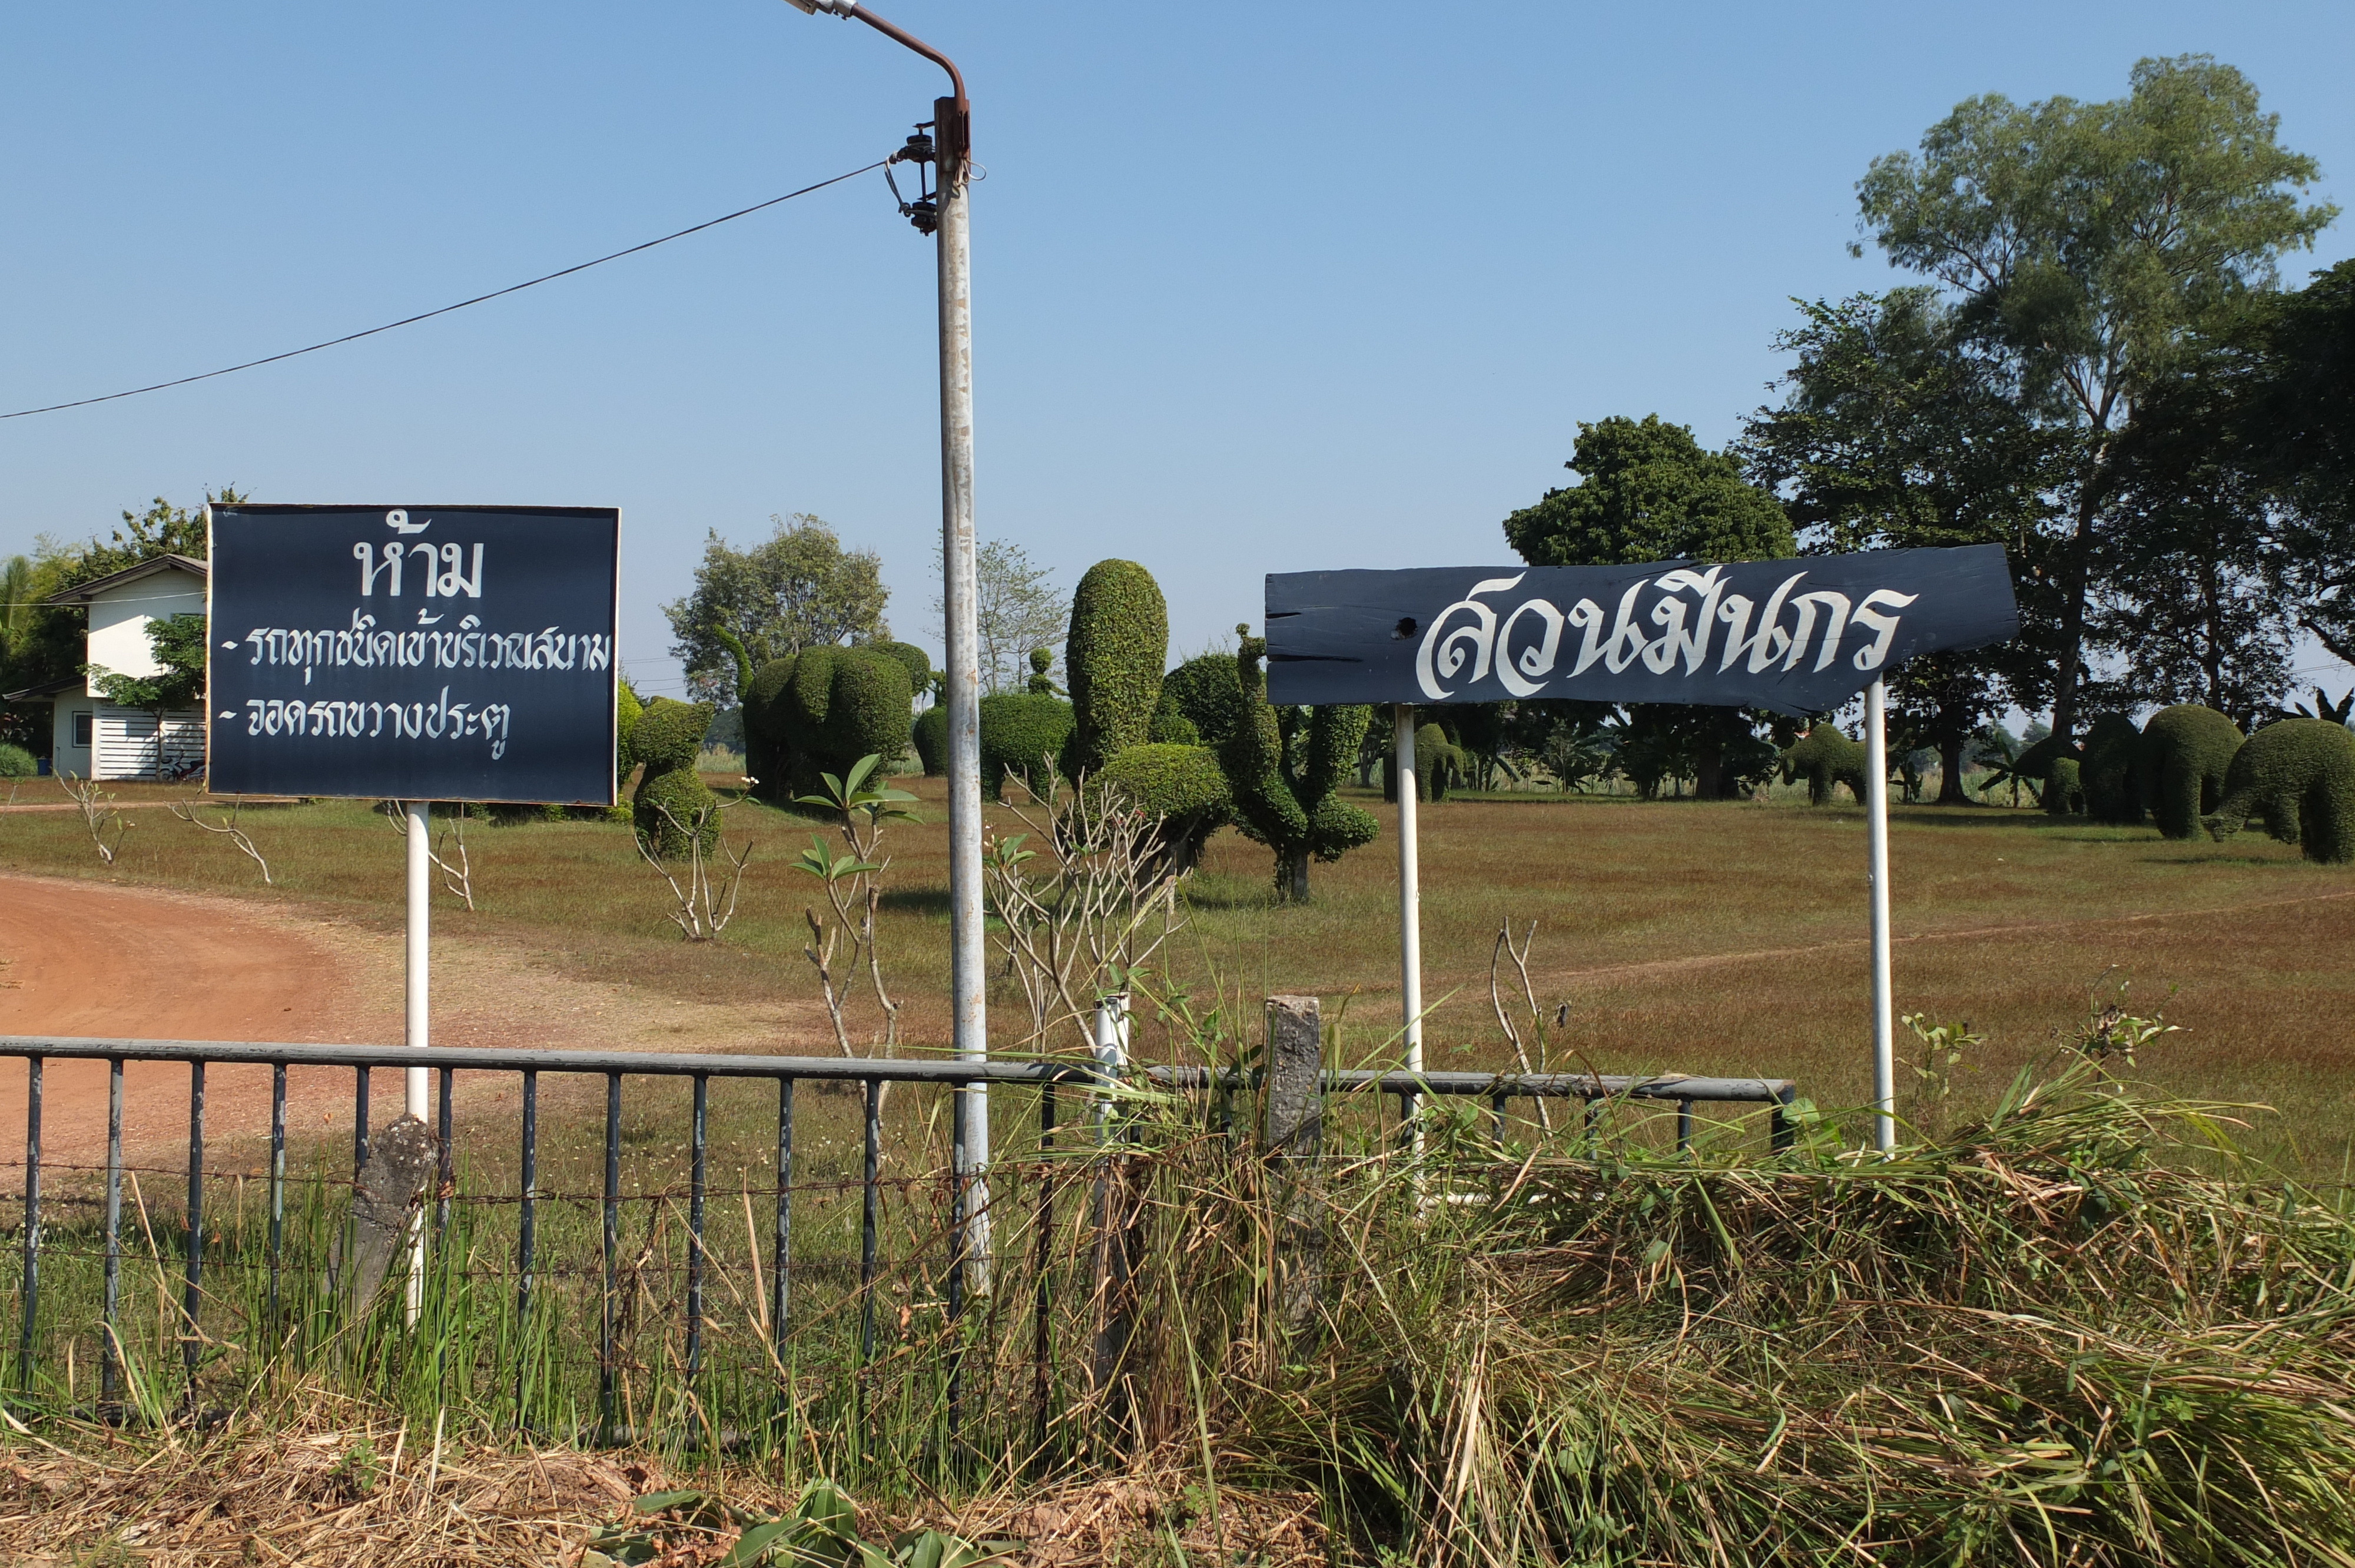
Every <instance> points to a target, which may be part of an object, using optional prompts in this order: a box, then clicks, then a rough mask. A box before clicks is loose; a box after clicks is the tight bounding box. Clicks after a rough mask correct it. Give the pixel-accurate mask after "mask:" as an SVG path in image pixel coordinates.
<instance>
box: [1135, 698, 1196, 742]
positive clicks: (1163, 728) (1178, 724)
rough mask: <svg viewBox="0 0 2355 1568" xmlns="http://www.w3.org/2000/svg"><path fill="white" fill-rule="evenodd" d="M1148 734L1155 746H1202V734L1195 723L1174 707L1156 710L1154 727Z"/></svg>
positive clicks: (1154, 712)
mask: <svg viewBox="0 0 2355 1568" xmlns="http://www.w3.org/2000/svg"><path fill="white" fill-rule="evenodd" d="M1146 737H1147V738H1148V739H1149V740H1150V741H1151V743H1152V744H1153V745H1155V746H1199V745H1201V744H1202V732H1201V731H1200V730H1199V729H1196V728H1195V727H1194V721H1193V720H1192V719H1189V718H1188V717H1187V716H1186V715H1184V714H1181V713H1179V712H1178V711H1177V709H1176V708H1173V707H1167V706H1163V707H1157V708H1156V709H1154V710H1153V727H1152V728H1151V729H1149V730H1147V731H1146Z"/></svg>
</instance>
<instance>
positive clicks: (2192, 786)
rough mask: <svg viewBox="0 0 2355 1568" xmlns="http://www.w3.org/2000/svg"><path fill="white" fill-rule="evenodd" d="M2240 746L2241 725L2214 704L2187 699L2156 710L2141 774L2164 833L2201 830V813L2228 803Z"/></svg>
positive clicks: (2141, 755)
mask: <svg viewBox="0 0 2355 1568" xmlns="http://www.w3.org/2000/svg"><path fill="white" fill-rule="evenodd" d="M2240 749H2241V730H2240V726H2238V725H2235V724H2234V723H2233V722H2232V720H2231V719H2229V718H2226V717H2225V716H2224V715H2222V714H2220V713H2218V712H2217V711H2216V710H2215V709H2214V708H2203V707H2200V706H2199V705H2197V704H2193V703H2183V704H2179V705H2177V706H2175V707H2171V708H2161V709H2159V710H2158V712H2157V713H2155V714H2153V715H2150V722H2149V723H2148V724H2147V725H2145V726H2142V737H2141V744H2140V748H2139V750H2138V751H2137V756H2136V760H2135V778H2136V780H2137V783H2138V784H2139V785H2140V786H2141V788H2142V797H2143V804H2144V805H2145V806H2146V807H2147V808H2148V809H2149V810H2150V814H2151V816H2152V817H2153V818H2154V819H2156V820H2157V821H2158V831H2159V832H2161V833H2163V834H2165V835H2166V836H2167V837H2169V838H2170V839H2190V838H2197V837H2199V836H2200V816H2201V815H2202V814H2203V813H2205V812H2209V811H2212V810H2216V809H2217V807H2219V806H2221V805H2222V804H2223V803H2224V789H2225V784H2224V780H2225V778H2226V776H2227V775H2228V774H2230V773H2231V771H2232V758H2233V757H2234V756H2235V755H2236V754H2238V752H2239V751H2240Z"/></svg>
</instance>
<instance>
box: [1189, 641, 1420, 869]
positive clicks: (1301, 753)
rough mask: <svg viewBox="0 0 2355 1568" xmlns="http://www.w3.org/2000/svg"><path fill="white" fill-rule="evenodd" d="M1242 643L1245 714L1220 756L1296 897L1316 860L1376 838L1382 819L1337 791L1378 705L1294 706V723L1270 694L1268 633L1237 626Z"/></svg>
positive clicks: (1241, 807) (1243, 813)
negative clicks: (1287, 721) (1273, 703)
mask: <svg viewBox="0 0 2355 1568" xmlns="http://www.w3.org/2000/svg"><path fill="white" fill-rule="evenodd" d="M1235 631H1236V634H1237V635H1238V636H1239V637H1240V638H1241V649H1240V650H1239V651H1238V652H1237V654H1236V657H1235V676H1236V681H1237V683H1238V684H1239V685H1240V686H1241V722H1240V723H1239V724H1237V725H1236V726H1235V730H1234V733H1233V734H1232V735H1231V736H1229V737H1228V739H1227V743H1226V744H1225V745H1224V746H1223V747H1220V751H1219V760H1220V763H1221V764H1222V765H1223V766H1224V767H1225V768H1226V771H1227V781H1228V783H1229V784H1230V785H1231V786H1232V787H1233V789H1234V797H1235V815H1236V817H1237V818H1238V819H1239V821H1240V824H1241V828H1242V831H1243V832H1244V833H1245V834H1246V835H1247V836H1248V837H1251V838H1253V839H1256V840H1258V841H1259V842H1261V843H1263V844H1265V845H1267V846H1268V847H1269V848H1270V849H1272V850H1273V851H1274V852H1275V892H1276V896H1277V897H1278V898H1281V899H1284V900H1286V901H1288V902H1292V903H1300V902H1305V900H1306V899H1307V897H1308V863H1309V862H1310V861H1311V860H1312V859H1314V860H1322V861H1336V860H1339V859H1340V858H1341V856H1342V855H1343V854H1345V853H1348V851H1350V850H1353V849H1356V848H1357V847H1358V846H1359V845H1360V844H1363V843H1369V842H1372V840H1373V837H1374V835H1375V834H1376V833H1377V832H1380V824H1378V823H1377V822H1376V821H1374V819H1373V818H1372V817H1371V816H1369V815H1368V814H1367V813H1366V812H1365V811H1362V810H1359V808H1357V807H1355V806H1353V805H1351V804H1349V803H1348V801H1347V800H1342V799H1341V798H1340V797H1338V796H1337V795H1336V794H1335V793H1334V792H1333V791H1334V790H1335V789H1337V787H1338V786H1339V785H1340V782H1341V780H1342V779H1346V778H1348V775H1349V771H1350V768H1351V767H1352V766H1353V765H1354V764H1355V763H1356V761H1357V759H1358V742H1359V740H1360V739H1362V738H1363V737H1364V736H1365V733H1366V725H1367V723H1368V722H1369V720H1370V719H1371V718H1372V716H1373V710H1371V709H1370V708H1366V707H1362V706H1359V705H1337V706H1333V707H1318V708H1308V709H1305V710H1294V719H1295V722H1294V723H1292V724H1291V725H1288V726H1287V725H1286V724H1285V723H1284V718H1283V716H1282V715H1278V714H1277V712H1276V710H1275V709H1274V708H1273V706H1271V705H1269V703H1268V700H1267V672H1266V671H1265V670H1264V669H1263V668H1262V667H1261V661H1262V660H1263V659H1264V658H1265V657H1266V655H1267V640H1266V639H1265V638H1262V637H1253V636H1252V635H1251V629H1250V628H1249V627H1247V626H1238V627H1237V628H1235Z"/></svg>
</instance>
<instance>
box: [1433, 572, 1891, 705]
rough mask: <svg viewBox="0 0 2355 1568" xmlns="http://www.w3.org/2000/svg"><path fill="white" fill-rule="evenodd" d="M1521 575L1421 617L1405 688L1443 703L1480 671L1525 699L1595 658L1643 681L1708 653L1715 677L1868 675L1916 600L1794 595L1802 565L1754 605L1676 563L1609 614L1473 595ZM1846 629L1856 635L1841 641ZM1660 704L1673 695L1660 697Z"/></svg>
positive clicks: (1479, 587) (1694, 667)
mask: <svg viewBox="0 0 2355 1568" xmlns="http://www.w3.org/2000/svg"><path fill="white" fill-rule="evenodd" d="M1528 575H1529V574H1528V573H1526V572H1524V573H1521V574H1519V575H1518V576H1516V577H1489V578H1487V579H1485V580H1484V581H1480V582H1476V583H1474V584H1473V585H1472V588H1471V590H1470V591H1469V592H1467V593H1466V594H1465V596H1464V597H1463V598H1462V599H1457V600H1456V601H1455V603H1453V604H1451V605H1449V606H1448V607H1447V608H1446V609H1444V610H1442V611H1440V613H1439V615H1438V616H1437V617H1436V618H1435V619H1434V620H1432V622H1431V623H1430V626H1429V627H1428V629H1427V630H1425V631H1424V632H1423V641H1422V643H1421V645H1420V646H1419V647H1418V648H1417V650H1416V652H1415V664H1414V674H1415V682H1416V683H1417V685H1418V686H1420V687H1421V689H1422V691H1423V695H1424V697H1426V698H1427V699H1429V700H1430V701H1433V702H1444V701H1446V700H1447V699H1448V698H1450V697H1452V696H1454V695H1455V693H1456V691H1457V690H1459V689H1461V688H1462V687H1464V686H1470V685H1476V684H1477V683H1480V682H1481V681H1484V680H1486V679H1487V678H1488V676H1489V674H1490V673H1491V672H1493V673H1495V675H1496V677H1497V684H1498V685H1499V686H1501V687H1503V688H1504V691H1505V694H1507V695H1509V696H1514V697H1534V696H1536V695H1538V694H1540V692H1542V691H1544V690H1545V689H1546V688H1547V687H1548V686H1550V685H1558V684H1561V683H1568V682H1573V681H1575V680H1577V679H1578V677H1579V676H1581V675H1582V674H1584V673H1586V672H1587V671H1588V670H1590V669H1592V668H1593V667H1594V666H1595V665H1596V664H1598V663H1599V664H1601V665H1602V666H1603V667H1604V669H1605V670H1607V671H1609V672H1610V673H1612V674H1614V675H1616V674H1620V673H1624V672H1625V671H1626V670H1627V669H1628V668H1629V667H1631V666H1633V665H1634V664H1636V663H1637V662H1639V661H1640V662H1641V663H1642V664H1643V667H1644V668H1645V669H1646V670H1648V671H1649V672H1651V673H1653V674H1655V675H1662V676H1668V677H1670V678H1672V679H1685V678H1689V677H1691V676H1694V675H1699V674H1702V673H1704V672H1705V671H1707V670H1708V666H1709V663H1710V654H1711V653H1712V652H1715V654H1716V656H1717V663H1716V671H1715V673H1725V672H1727V671H1730V670H1732V669H1733V668H1735V667H1736V666H1737V665H1739V666H1741V667H1742V669H1743V670H1745V671H1746V672H1747V673H1750V674H1753V675H1756V674H1764V673H1769V672H1776V671H1779V672H1786V673H1787V672H1790V671H1796V670H1797V669H1799V668H1800V666H1801V665H1802V664H1803V663H1805V664H1806V666H1807V667H1808V669H1809V670H1810V671H1822V670H1828V669H1830V668H1831V667H1832V664H1833V662H1835V661H1836V660H1838V658H1839V657H1840V655H1841V653H1842V652H1844V651H1845V652H1848V653H1849V662H1850V663H1851V665H1852V666H1853V667H1854V668H1855V669H1857V670H1859V671H1860V672H1865V673H1870V672H1872V671H1875V670H1878V669H1880V668H1881V666H1882V665H1883V664H1884V663H1886V662H1887V661H1888V658H1889V650H1890V646H1891V643H1892V641H1894V640H1895V638H1896V636H1897V629H1898V625H1899V622H1900V620H1901V619H1902V618H1901V617H1900V616H1898V615H1897V614H1895V613H1893V612H1894V611H1897V610H1902V609H1904V608H1905V607H1907V606H1908V605H1911V604H1913V602H1914V600H1915V599H1918V598H1920V597H1921V596H1920V595H1918V594H1910V593H1900V592H1898V591H1897V590H1896V589H1894V588H1875V589H1873V590H1872V591H1871V592H1870V593H1868V594H1866V595H1864V597H1863V598H1861V599H1854V600H1851V599H1850V598H1849V595H1848V594H1846V593H1842V592H1839V591H1838V590H1836V589H1832V588H1814V589H1810V588H1806V587H1805V584H1806V577H1807V573H1806V569H1805V568H1802V569H1800V570H1798V571H1795V572H1792V573H1790V574H1789V575H1788V576H1786V577H1784V578H1783V580H1782V581H1781V582H1780V583H1779V584H1777V585H1776V586H1775V588H1774V592H1773V593H1771V594H1769V595H1768V596H1767V597H1766V600H1765V602H1764V604H1763V605H1761V604H1754V603H1753V602H1752V600H1751V599H1750V598H1749V597H1748V596H1747V595H1744V594H1741V593H1736V592H1734V591H1732V583H1731V582H1730V581H1729V580H1728V578H1727V577H1726V568H1725V567H1722V566H1715V567H1683V566H1679V567H1675V568H1673V569H1671V570H1669V571H1666V572H1663V573H1661V574H1660V575H1659V576H1658V577H1646V578H1638V579H1637V580H1636V581H1635V582H1633V583H1631V584H1629V585H1628V586H1627V588H1626V589H1625V591H1624V592H1623V593H1621V594H1620V596H1619V600H1618V603H1617V604H1616V605H1614V607H1612V608H1611V609H1604V607H1603V606H1602V605H1599V604H1597V603H1596V602H1595V601H1594V600H1593V599H1580V600H1579V601H1578V602H1577V603H1576V604H1574V605H1572V606H1571V608H1570V609H1567V610H1564V609H1561V608H1560V607H1559V606H1557V605H1554V604H1552V603H1550V602H1549V601H1548V600H1546V599H1537V598H1531V599H1524V600H1522V601H1521V602H1520V603H1519V604H1518V605H1515V606H1513V608H1512V609H1510V611H1508V612H1504V613H1500V611H1501V610H1502V609H1503V605H1502V602H1497V603H1491V602H1484V596H1502V595H1505V594H1508V593H1510V592H1511V590H1512V589H1514V588H1518V587H1519V586H1520V583H1521V581H1522V579H1523V578H1524V577H1527V576H1528ZM1647 590H1648V591H1649V593H1650V594H1651V595H1652V596H1653V597H1652V598H1651V599H1650V600H1649V602H1648V603H1646V591H1647ZM1720 628H1723V629H1724V636H1723V637H1722V638H1719V637H1718V630H1719V629H1720ZM1852 631H1853V632H1858V633H1860V634H1861V637H1860V640H1858V641H1853V642H1851V641H1849V634H1850V633H1851V632H1852ZM1565 633H1575V634H1576V639H1575V643H1574V645H1567V644H1566V641H1565V635H1564V634H1565ZM1565 661H1567V662H1568V664H1569V668H1568V669H1566V670H1565V669H1563V668H1562V664H1563V662H1565ZM1661 700H1663V701H1668V702H1673V701H1675V700H1676V698H1675V696H1674V694H1673V692H1672V691H1664V692H1663V693H1662V694H1661Z"/></svg>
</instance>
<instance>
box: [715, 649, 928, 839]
mask: <svg viewBox="0 0 2355 1568" xmlns="http://www.w3.org/2000/svg"><path fill="white" fill-rule="evenodd" d="M920 652H921V651H920ZM908 670H909V665H908V663H907V662H906V661H904V660H902V659H900V658H897V657H895V656H894V655H892V654H890V653H889V652H879V651H878V649H877V648H876V647H875V646H862V647H856V648H838V647H836V646H834V645H833V644H831V643H829V644H826V645H825V646H822V647H817V648H805V649H804V650H802V652H799V653H796V654H794V656H793V657H792V658H790V659H777V660H773V661H771V662H769V663H767V664H764V665H762V668H761V671H760V673H759V674H757V675H756V676H754V677H753V680H752V683H751V686H750V688H749V689H748V690H747V692H746V694H745V712H744V718H745V724H744V745H745V751H746V754H747V755H746V758H745V766H746V767H748V768H751V769H752V771H753V772H754V773H756V774H759V775H761V777H762V779H763V780H764V782H765V781H767V780H771V779H773V780H775V781H776V782H775V788H773V789H765V788H764V789H762V795H763V797H764V798H765V799H768V800H775V801H778V802H780V803H784V802H787V801H791V800H794V799H796V798H798V797H800V796H803V795H806V794H810V793H812V792H813V791H815V789H817V787H818V775H819V774H821V773H832V774H834V775H835V776H836V777H837V778H839V777H841V776H842V775H844V774H847V773H848V772H849V771H850V768H851V767H852V765H853V764H855V763H856V762H858V759H859V758H862V757H867V756H869V755H872V756H876V757H880V758H883V760H884V761H885V763H886V764H889V763H891V762H894V761H896V760H898V758H900V755H901V754H902V753H904V752H905V751H906V750H907V749H908V740H909V736H910V734H911V730H912V729H913V726H914V720H913V715H912V714H911V711H910V710H911V708H912V707H913V705H914V704H915V687H914V686H912V685H911V684H910V683H909V680H908ZM756 733H757V734H758V736H759V739H758V740H757V741H756V740H755V738H754V736H755V734H756ZM755 747H758V753H757V760H756V753H755ZM762 763H765V765H766V767H767V768H768V771H767V772H765V773H764V772H762Z"/></svg>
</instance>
